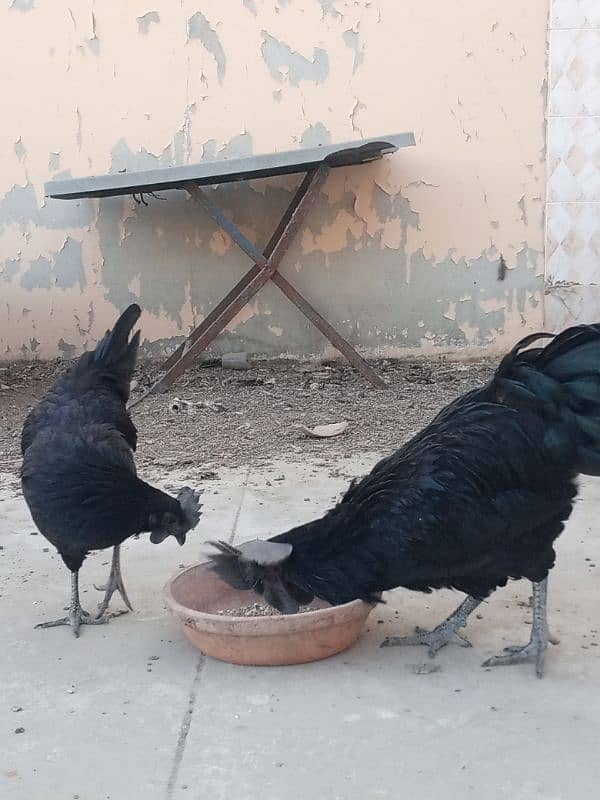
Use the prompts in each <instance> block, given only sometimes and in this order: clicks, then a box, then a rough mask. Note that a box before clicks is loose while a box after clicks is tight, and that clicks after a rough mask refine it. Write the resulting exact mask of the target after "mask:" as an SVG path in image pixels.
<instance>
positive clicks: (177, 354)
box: [161, 172, 312, 373]
mask: <svg viewBox="0 0 600 800" xmlns="http://www.w3.org/2000/svg"><path fill="white" fill-rule="evenodd" d="M311 180H312V173H311V172H309V173H307V174H306V175H305V176H304V178H303V180H302V182H301V183H300V186H299V187H298V189H297V190H296V193H295V195H294V197H293V199H292V202H291V203H290V204H289V206H288V207H287V208H286V210H285V212H284V213H283V215H282V217H281V219H280V220H279V225H278V226H277V228H276V229H275V231H274V232H273V235H272V236H271V238H270V239H269V241H268V242H267V246H266V247H265V252H264V256H265V257H266V258H267V259H269V258H271V255H272V254H273V250H274V249H275V246H276V245H277V242H278V241H279V240H280V239H281V237H282V235H283V233H284V231H285V228H286V225H287V224H288V222H289V221H290V217H291V216H292V214H293V213H294V211H295V210H296V208H298V205H299V204H300V201H301V200H302V198H303V197H304V195H305V194H306V192H307V191H308V188H309V187H310V182H311ZM261 269H262V267H260V266H259V265H258V264H254V266H253V267H252V268H251V269H250V270H248V272H247V273H246V274H245V275H244V276H243V277H242V278H241V279H240V280H239V281H238V282H237V283H236V285H235V286H234V287H233V289H232V290H231V291H230V292H228V293H227V294H226V295H225V297H224V298H223V299H222V300H221V301H220V302H219V303H217V305H216V306H215V307H214V308H213V310H212V311H211V312H210V313H209V314H207V315H206V317H205V318H204V319H203V320H202V322H201V323H200V324H199V325H198V326H197V327H196V328H194V330H193V331H192V332H191V333H190V334H189V336H188V337H187V339H186V340H185V342H182V343H181V344H180V345H179V347H178V348H177V349H176V350H175V351H174V352H173V353H171V355H170V356H169V357H168V358H167V360H166V361H165V363H164V364H163V365H162V368H161V372H163V373H165V372H167V371H168V370H170V369H171V367H172V366H174V365H175V364H176V363H177V362H178V361H179V359H180V358H181V356H182V355H183V354H184V353H185V352H187V350H188V349H189V347H190V345H192V344H193V343H194V342H195V341H196V340H197V339H199V338H200V336H202V334H203V333H205V331H206V330H207V329H208V328H209V327H210V326H211V325H212V324H213V322H215V321H216V320H217V319H218V318H219V317H220V316H221V314H223V312H224V311H226V309H227V308H228V306H230V305H231V303H232V302H233V301H234V300H235V298H236V297H237V296H238V295H239V294H240V293H241V292H243V291H244V289H245V288H246V287H247V286H249V285H250V284H251V283H252V281H253V280H254V279H255V278H256V276H257V275H259V273H260V272H261Z"/></svg>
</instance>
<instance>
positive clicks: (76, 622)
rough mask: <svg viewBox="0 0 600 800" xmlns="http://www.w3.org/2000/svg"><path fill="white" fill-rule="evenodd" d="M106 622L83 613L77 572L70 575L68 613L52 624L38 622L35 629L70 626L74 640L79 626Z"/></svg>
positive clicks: (77, 634)
mask: <svg viewBox="0 0 600 800" xmlns="http://www.w3.org/2000/svg"><path fill="white" fill-rule="evenodd" d="M103 622H108V620H107V619H95V618H94V617H92V616H91V615H90V614H88V612H87V611H84V610H83V609H82V607H81V603H80V602H79V571H77V572H72V573H71V602H70V605H69V613H68V614H67V616H66V617H62V619H55V620H53V621H52V622H40V624H39V625H36V626H35V627H36V628H56V627H58V626H59V625H71V627H72V628H73V634H74V636H75V638H77V639H78V638H79V628H80V626H81V625H100V624H101V623H103Z"/></svg>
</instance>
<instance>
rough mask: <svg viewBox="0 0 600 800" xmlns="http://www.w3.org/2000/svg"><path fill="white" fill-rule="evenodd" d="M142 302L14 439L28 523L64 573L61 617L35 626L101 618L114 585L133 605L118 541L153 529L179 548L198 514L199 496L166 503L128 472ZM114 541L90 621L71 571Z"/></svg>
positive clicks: (185, 492) (155, 537) (187, 494)
mask: <svg viewBox="0 0 600 800" xmlns="http://www.w3.org/2000/svg"><path fill="white" fill-rule="evenodd" d="M140 313H141V312H140V308H139V306H137V305H131V306H129V308H127V309H126V310H125V311H124V312H123V314H122V315H121V317H120V318H119V320H118V321H117V323H116V325H115V327H114V328H113V329H112V331H107V332H106V335H105V336H104V338H103V339H102V340H101V341H100V342H99V343H98V345H97V347H96V349H95V350H94V351H93V352H89V353H84V355H83V356H81V358H80V359H79V361H78V362H77V363H76V365H75V366H74V367H73V369H72V370H71V371H70V372H69V373H68V374H67V375H65V376H64V377H62V378H60V379H59V380H58V381H57V382H56V383H55V384H54V386H53V387H52V388H51V389H50V391H49V392H48V393H47V394H46V395H45V396H44V398H43V399H42V400H41V401H40V403H39V404H38V405H37V406H36V407H35V408H34V409H33V410H32V411H31V413H30V414H29V416H28V417H27V419H26V420H25V424H24V426H23V432H22V435H21V452H22V454H23V467H22V472H21V484H22V487H23V494H24V496H25V500H26V501H27V505H28V506H29V510H30V511H31V515H32V517H33V519H34V522H35V524H36V525H37V527H38V528H39V530H40V532H41V533H42V534H43V535H44V536H45V537H46V539H48V541H49V542H51V543H52V544H53V545H54V546H55V547H56V549H57V550H58V552H59V553H60V555H61V556H62V559H63V561H64V562H65V564H66V565H67V567H68V568H69V569H70V570H71V574H72V580H71V604H70V608H69V614H68V616H67V617H65V618H64V619H60V620H57V621H56V622H47V623H44V624H43V625H40V626H38V627H53V626H55V625H72V626H73V631H74V633H75V635H76V636H77V635H78V634H79V627H80V625H82V624H92V623H98V622H106V621H107V617H106V616H105V612H106V609H107V607H108V603H109V601H110V598H111V596H112V594H113V593H114V591H115V590H118V591H119V593H120V594H121V596H122V598H123V600H124V602H125V604H126V605H127V606H128V608H131V605H130V603H129V599H128V598H127V594H126V592H125V587H124V585H123V581H122V578H121V571H120V557H119V556H120V554H119V546H120V545H121V543H122V542H124V541H125V539H127V538H128V537H130V536H135V535H136V534H139V533H141V532H143V531H151V536H150V539H151V541H153V542H161V541H162V540H163V539H164V538H166V537H167V536H169V535H172V536H175V538H176V539H177V541H178V542H179V543H180V544H183V543H184V542H185V535H186V532H187V531H189V530H191V529H192V528H193V527H194V526H195V525H196V524H197V522H198V520H199V518H200V505H199V502H198V495H197V493H195V492H193V491H192V490H191V489H188V488H187V487H186V488H184V489H182V490H181V491H180V493H179V495H178V497H177V499H174V498H173V497H170V496H169V495H168V494H165V493H164V492H161V491H160V490H158V489H155V488H153V487H152V486H149V485H148V484H147V483H145V482H144V481H142V480H140V479H139V478H138V477H137V476H136V472H135V465H134V461H133V451H134V450H135V448H136V440H137V433H136V429H135V426H134V424H133V422H132V421H131V418H130V417H129V414H128V413H127V409H126V404H127V400H128V399H129V390H130V383H131V378H132V375H133V370H134V367H135V360H136V356H137V350H138V345H139V338H140V334H139V331H138V332H137V333H136V334H135V336H133V337H132V339H131V341H129V335H130V333H131V331H132V329H133V326H134V325H135V323H136V322H137V321H138V319H139V317H140ZM106 547H114V553H113V561H112V567H111V572H110V576H109V580H108V584H107V586H106V587H105V596H104V600H103V602H102V603H101V604H100V607H99V610H98V614H97V616H96V617H95V618H94V617H92V616H91V615H89V614H88V613H86V612H85V611H83V610H82V608H81V605H80V603H79V589H78V581H79V569H80V567H81V565H82V563H83V561H84V559H85V557H86V556H87V554H88V553H89V552H90V550H101V549H104V548H106Z"/></svg>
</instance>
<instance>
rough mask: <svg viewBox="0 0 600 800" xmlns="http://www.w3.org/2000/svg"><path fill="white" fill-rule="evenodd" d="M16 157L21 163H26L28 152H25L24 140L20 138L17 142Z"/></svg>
mask: <svg viewBox="0 0 600 800" xmlns="http://www.w3.org/2000/svg"><path fill="white" fill-rule="evenodd" d="M15 155H16V157H17V158H18V159H19V161H24V159H25V156H26V155H27V150H25V145H24V144H23V139H21V137H20V136H19V138H18V139H17V141H16V142H15Z"/></svg>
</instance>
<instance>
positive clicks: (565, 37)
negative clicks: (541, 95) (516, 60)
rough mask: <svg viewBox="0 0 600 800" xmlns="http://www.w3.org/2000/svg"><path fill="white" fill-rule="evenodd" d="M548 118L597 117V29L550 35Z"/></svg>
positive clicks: (599, 35) (599, 54) (599, 90)
mask: <svg viewBox="0 0 600 800" xmlns="http://www.w3.org/2000/svg"><path fill="white" fill-rule="evenodd" d="M550 62H551V63H550V98H549V113H550V114H551V115H556V114H558V115H569V114H600V29H594V30H558V31H552V32H551V35H550Z"/></svg>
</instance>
